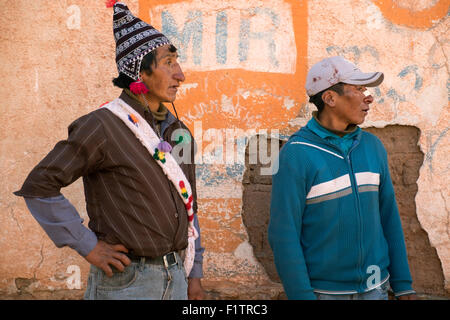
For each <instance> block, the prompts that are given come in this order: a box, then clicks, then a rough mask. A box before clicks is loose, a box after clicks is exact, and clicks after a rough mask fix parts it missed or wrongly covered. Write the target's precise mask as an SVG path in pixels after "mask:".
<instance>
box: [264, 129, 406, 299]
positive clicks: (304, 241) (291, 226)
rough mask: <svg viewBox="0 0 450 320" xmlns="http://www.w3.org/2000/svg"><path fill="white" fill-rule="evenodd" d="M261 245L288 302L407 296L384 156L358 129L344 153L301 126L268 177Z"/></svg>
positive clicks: (396, 217) (398, 227)
mask: <svg viewBox="0 0 450 320" xmlns="http://www.w3.org/2000/svg"><path fill="white" fill-rule="evenodd" d="M271 197H272V198H271V207H270V222H269V229H268V238H269V243H270V245H271V247H272V250H273V254H274V260H275V266H276V268H277V271H278V274H279V276H280V279H281V281H282V283H283V286H284V289H285V291H286V294H287V296H288V298H289V299H316V296H315V294H314V292H320V293H331V294H351V293H361V292H365V291H368V290H370V289H373V288H374V287H376V286H377V285H380V284H381V283H384V282H385V281H387V280H388V279H389V282H390V285H391V288H392V289H393V291H394V293H395V294H396V296H400V295H404V294H410V293H414V290H413V289H412V279H411V274H410V271H409V266H408V259H407V254H406V248H405V241H404V237H403V230H402V227H401V221H400V216H399V212H398V208H397V204H396V200H395V194H394V189H393V186H392V181H391V177H390V174H389V167H388V161H387V153H386V150H385V148H384V146H383V144H382V143H381V141H380V140H379V139H378V138H377V137H375V136H374V135H372V134H370V133H368V132H364V131H362V130H360V129H359V130H358V131H357V133H356V135H355V137H354V142H353V145H352V146H351V148H350V149H349V150H348V153H344V152H342V150H341V149H340V148H339V147H337V146H336V145H334V144H331V143H329V142H327V141H326V140H325V139H323V138H321V137H319V136H318V135H317V134H315V133H314V132H313V131H311V130H310V129H309V128H308V127H304V128H302V129H301V130H299V131H298V132H296V133H295V134H294V135H292V136H291V137H290V138H289V140H288V142H287V143H286V144H285V145H284V146H283V148H282V149H281V151H280V155H279V169H278V172H277V173H275V174H274V175H273V177H272V196H271Z"/></svg>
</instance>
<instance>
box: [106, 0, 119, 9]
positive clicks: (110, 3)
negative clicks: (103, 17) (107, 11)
mask: <svg viewBox="0 0 450 320" xmlns="http://www.w3.org/2000/svg"><path fill="white" fill-rule="evenodd" d="M117 1H119V0H107V1H106V2H105V4H106V7H107V8H112V7H114V5H115V4H116V2H117Z"/></svg>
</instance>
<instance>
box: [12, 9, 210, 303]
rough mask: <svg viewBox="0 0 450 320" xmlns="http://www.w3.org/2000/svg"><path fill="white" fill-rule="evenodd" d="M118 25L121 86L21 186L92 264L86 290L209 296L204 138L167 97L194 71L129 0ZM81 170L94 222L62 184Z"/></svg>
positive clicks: (59, 240)
mask: <svg viewBox="0 0 450 320" xmlns="http://www.w3.org/2000/svg"><path fill="white" fill-rule="evenodd" d="M113 27H114V37H115V40H116V62H117V68H118V71H119V76H118V77H117V78H115V79H114V80H113V83H114V85H116V86H118V87H120V88H123V89H124V90H123V92H122V94H121V95H120V97H119V98H117V99H115V100H114V101H112V102H110V103H107V104H105V105H103V106H102V108H100V109H99V110H96V111H93V112H91V113H89V114H87V115H85V116H83V117H81V118H79V119H77V120H75V121H74V122H73V123H72V124H71V125H70V126H69V136H68V139H67V140H64V141H60V142H59V143H58V144H56V146H55V148H54V149H53V150H52V151H51V152H50V153H49V154H48V155H47V156H46V157H45V158H44V159H43V160H42V161H41V162H40V163H39V164H38V165H37V166H36V167H35V168H34V169H33V170H32V171H31V173H30V174H29V175H28V177H27V179H26V180H25V182H24V184H23V186H22V188H21V190H19V191H17V192H15V194H16V195H18V196H23V197H24V198H25V201H26V204H27V206H28V208H29V210H30V212H31V213H32V214H33V216H34V217H35V218H36V220H37V221H38V222H39V223H40V225H41V226H42V227H43V229H44V230H45V231H46V232H47V234H48V235H49V237H50V238H51V239H52V240H53V241H54V243H55V244H56V245H57V246H58V247H62V246H69V247H71V248H73V249H74V250H76V251H77V252H78V253H79V254H80V255H82V256H83V257H85V258H86V260H87V261H88V262H89V263H90V264H91V270H90V274H89V278H88V285H87V290H86V292H85V296H84V297H85V299H181V300H182V299H187V298H189V299H203V298H204V296H205V292H204V290H203V288H202V285H201V281H200V279H201V278H202V276H203V271H202V260H203V258H202V257H203V251H204V248H202V246H201V242H200V235H199V232H200V229H199V225H198V218H197V214H196V213H197V194H196V185H195V166H194V164H193V159H194V144H195V143H194V141H193V138H192V135H191V133H190V132H189V130H188V128H187V127H186V126H185V125H184V124H183V123H182V122H181V121H180V120H179V119H178V116H177V115H176V116H174V115H173V114H172V113H170V112H169V111H168V109H167V108H166V107H165V106H164V104H163V103H164V102H169V103H172V105H173V101H174V100H175V98H176V93H177V88H178V87H179V86H180V84H181V83H182V82H183V81H184V80H185V78H184V74H183V72H182V70H181V67H180V65H179V64H178V62H177V49H176V48H175V47H174V46H173V45H172V44H171V43H170V41H169V40H168V39H167V38H166V37H165V36H164V35H163V34H161V33H160V32H159V31H158V30H156V29H155V28H153V27H152V26H150V25H148V24H147V23H145V22H143V21H142V20H140V19H139V18H137V17H135V16H134V15H133V14H132V13H131V12H130V10H129V9H128V7H127V6H126V5H125V4H123V3H120V2H119V3H115V4H114V18H113ZM175 114H176V111H175ZM175 148H176V150H177V152H175ZM172 151H173V152H172ZM172 153H174V154H173V155H172ZM180 158H181V160H180ZM186 159H187V161H184V160H186ZM79 177H83V183H84V190H85V198H86V209H87V214H88V216H89V218H90V221H89V229H88V228H86V227H84V226H83V224H82V222H83V220H82V219H81V218H80V215H79V214H78V213H77V211H76V210H75V208H74V207H73V206H72V205H71V204H70V202H69V201H68V200H67V199H66V198H65V197H64V196H63V195H62V194H61V193H60V189H61V188H62V187H65V186H67V185H69V184H71V183H72V182H74V181H75V180H77V179H78V178H79Z"/></svg>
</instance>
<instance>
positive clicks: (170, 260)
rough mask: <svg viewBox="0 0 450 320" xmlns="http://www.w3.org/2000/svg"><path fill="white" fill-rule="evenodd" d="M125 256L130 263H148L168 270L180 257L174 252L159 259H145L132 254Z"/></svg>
mask: <svg viewBox="0 0 450 320" xmlns="http://www.w3.org/2000/svg"><path fill="white" fill-rule="evenodd" d="M126 255H127V256H128V258H129V259H130V260H131V261H132V262H141V261H144V263H148V264H156V265H163V266H164V267H166V268H169V267H171V266H173V265H175V264H177V263H178V262H179V259H180V258H179V257H180V256H179V255H178V253H177V252H175V251H173V252H169V253H168V254H165V255H163V256H161V257H156V258H152V257H146V256H136V255H134V254H132V253H127V254H126Z"/></svg>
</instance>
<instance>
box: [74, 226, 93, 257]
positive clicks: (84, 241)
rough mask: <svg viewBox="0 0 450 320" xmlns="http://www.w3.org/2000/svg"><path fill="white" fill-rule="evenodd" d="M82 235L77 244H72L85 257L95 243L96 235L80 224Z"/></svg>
mask: <svg viewBox="0 0 450 320" xmlns="http://www.w3.org/2000/svg"><path fill="white" fill-rule="evenodd" d="M82 228H83V235H82V237H81V239H80V240H79V241H78V243H77V244H75V245H73V246H72V249H74V250H75V251H76V252H78V253H79V254H80V255H81V256H83V257H86V256H87V255H88V254H89V253H90V252H91V251H92V250H93V249H94V248H95V246H96V245H97V241H98V240H97V236H96V235H95V233H94V232H92V231H91V230H89V229H88V228H86V227H84V226H82Z"/></svg>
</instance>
